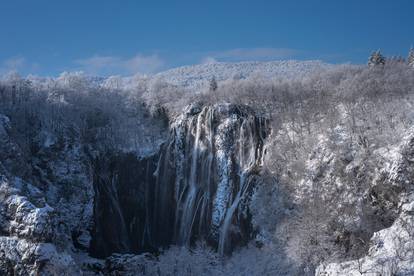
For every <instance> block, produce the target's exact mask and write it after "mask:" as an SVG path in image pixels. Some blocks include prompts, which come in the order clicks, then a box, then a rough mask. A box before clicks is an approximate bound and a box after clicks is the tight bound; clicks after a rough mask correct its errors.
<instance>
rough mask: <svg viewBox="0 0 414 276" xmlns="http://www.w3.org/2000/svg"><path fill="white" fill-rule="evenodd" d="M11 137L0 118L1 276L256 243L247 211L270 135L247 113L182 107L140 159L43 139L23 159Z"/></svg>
mask: <svg viewBox="0 0 414 276" xmlns="http://www.w3.org/2000/svg"><path fill="white" fill-rule="evenodd" d="M10 131H11V130H10V125H9V120H8V118H7V117H5V116H2V117H1V124H0V138H1V139H2V142H3V143H2V146H1V149H0V155H1V157H2V159H1V160H0V162H1V167H0V172H1V183H0V184H1V185H0V197H1V213H0V214H1V216H0V222H1V237H0V249H1V252H2V253H1V256H0V260H1V265H0V267H1V269H2V271H1V272H2V274H6V275H7V274H13V273H14V274H17V275H27V274H33V275H37V274H42V275H47V274H51V275H56V274H62V275H64V274H67V275H75V274H79V273H81V271H82V270H83V271H84V272H85V271H91V270H94V269H95V270H101V271H102V265H103V264H102V262H100V261H99V260H98V259H94V258H106V257H109V256H110V255H112V254H114V253H118V254H126V253H132V254H138V253H143V252H155V251H158V250H159V249H161V248H163V247H167V246H169V245H174V244H176V245H184V246H191V245H192V244H193V243H194V242H196V241H201V240H204V241H206V242H207V243H208V244H210V245H211V246H212V247H213V248H216V249H217V250H218V251H219V252H220V253H221V254H228V253H230V252H231V251H232V249H233V248H234V247H235V246H237V245H241V244H243V243H246V242H247V241H248V240H249V239H251V238H252V236H253V231H252V226H251V215H250V212H249V207H248V206H249V205H248V202H249V199H250V196H251V194H252V192H253V188H254V186H255V185H256V183H257V181H256V180H257V178H258V177H260V171H261V166H262V162H263V156H264V154H265V153H264V151H265V150H264V143H265V139H266V136H267V135H268V134H269V132H270V129H269V128H268V123H267V121H266V120H265V119H264V118H260V117H258V116H256V115H255V114H254V112H253V111H251V110H250V109H248V108H246V107H244V106H237V105H231V104H219V105H214V106H201V105H193V106H190V107H188V108H187V109H186V110H185V111H184V112H183V114H181V115H180V116H178V117H177V118H176V119H175V120H174V121H173V122H172V123H171V125H170V134H169V136H168V137H166V142H165V143H164V145H163V146H162V147H161V148H160V150H159V152H158V153H156V154H154V155H150V156H145V157H137V155H136V154H134V153H133V152H125V151H122V150H116V149H115V150H114V149H112V150H100V148H99V147H91V146H90V145H84V144H82V143H81V142H80V140H78V139H77V138H76V135H71V134H70V133H68V135H67V136H65V137H63V138H62V137H61V138H59V139H58V138H57V137H53V136H50V135H48V134H47V133H42V134H41V135H39V136H38V137H36V143H37V147H36V151H35V152H34V153H33V155H32V156H30V157H25V156H23V154H22V151H21V150H20V149H19V148H18V146H17V144H15V143H14V142H13V141H12V140H11V139H10V136H9V133H10ZM92 148H93V150H92ZM23 179H24V180H23ZM88 255H90V256H91V257H88ZM121 259H122V258H121Z"/></svg>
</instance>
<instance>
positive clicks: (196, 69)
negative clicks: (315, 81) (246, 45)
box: [154, 60, 333, 88]
mask: <svg viewBox="0 0 414 276" xmlns="http://www.w3.org/2000/svg"><path fill="white" fill-rule="evenodd" d="M332 67H333V65H330V64H327V63H323V62H321V61H317V60H312V61H295V60H287V61H269V62H258V61H251V62H237V63H231V62H214V63H206V64H198V65H191V66H183V67H178V68H174V69H170V70H167V71H164V72H161V73H158V74H156V75H155V76H154V78H161V79H163V80H165V81H167V82H169V83H172V84H174V85H178V86H183V87H188V88H200V87H203V86H204V85H206V83H208V82H209V81H210V80H211V79H212V78H213V77H214V78H216V80H217V81H223V80H227V79H232V78H238V79H240V78H248V77H253V76H261V77H264V78H296V77H302V76H303V75H308V74H311V73H314V72H317V71H319V70H326V69H329V68H332Z"/></svg>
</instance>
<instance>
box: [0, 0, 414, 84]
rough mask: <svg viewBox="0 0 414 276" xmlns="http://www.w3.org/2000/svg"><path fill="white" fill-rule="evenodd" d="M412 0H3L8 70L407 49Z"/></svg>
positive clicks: (2, 61) (3, 54) (90, 70)
mask: <svg viewBox="0 0 414 276" xmlns="http://www.w3.org/2000/svg"><path fill="white" fill-rule="evenodd" d="M413 11H414V1H412V0H343V1H341V0H285V1H279V0H273V1H271V0H268V1H266V0H250V1H247V0H203V1H202V0H182V1H179V0H164V1H161V0H148V1H140V0H135V1H133V0H112V1H109V0H66V1H64V0H0V74H4V73H5V72H8V71H18V72H19V73H20V74H23V75H27V74H35V75H42V76H56V75H58V74H59V73H61V72H63V71H84V72H85V73H87V74H92V75H112V74H119V75H132V74H136V73H143V74H151V73H156V72H159V71H162V70H166V69H169V68H173V67H177V66H182V65H189V64H200V63H203V62H215V61H231V62H236V61H250V60H259V61H269V60H287V59H298V60H310V59H319V60H322V61H325V62H330V63H349V62H350V63H365V62H366V60H367V58H368V56H369V54H370V52H372V51H373V50H377V49H381V51H382V52H383V53H384V54H385V55H387V56H392V55H402V56H406V55H407V52H408V50H409V48H410V46H411V45H413V44H414V16H413Z"/></svg>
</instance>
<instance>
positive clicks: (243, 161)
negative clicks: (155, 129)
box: [157, 104, 268, 254]
mask: <svg viewBox="0 0 414 276" xmlns="http://www.w3.org/2000/svg"><path fill="white" fill-rule="evenodd" d="M267 133H268V129H267V125H266V120H264V119H262V118H259V117H256V116H255V115H254V113H253V112H252V111H251V110H249V109H247V108H246V107H241V106H236V105H231V104H219V105H215V106H205V107H203V108H194V107H193V108H189V109H188V110H187V112H185V113H184V114H182V115H181V116H179V117H178V118H177V119H176V120H175V121H174V123H173V124H172V126H171V132H170V138H169V143H168V146H167V147H166V148H165V151H164V152H163V155H162V157H161V158H160V162H159V168H158V171H157V178H158V179H157V183H159V184H157V185H158V186H157V189H160V190H159V191H158V193H159V194H160V195H161V194H163V193H165V191H162V190H163V189H164V190H165V189H169V188H170V187H173V188H174V206H170V207H169V208H170V209H174V210H175V212H174V236H173V239H172V242H174V243H176V244H178V245H185V246H190V245H191V243H192V242H193V241H194V240H197V239H205V240H207V241H209V242H211V243H212V244H216V246H217V248H218V250H219V252H220V253H221V254H225V253H227V252H229V251H230V250H231V247H232V242H231V234H232V233H231V232H232V230H231V229H232V227H231V226H232V225H235V226H236V228H238V227H239V226H240V225H237V224H238V223H239V222H238V220H241V219H243V218H241V208H240V205H241V203H242V202H243V201H245V200H246V199H247V195H248V192H249V191H250V190H251V187H252V182H253V181H252V180H253V179H254V177H252V176H253V175H255V174H257V172H258V169H259V168H260V166H261V165H262V156H263V143H264V139H265V137H266V135H267ZM167 155H168V156H169V157H168V158H166V156H167ZM167 159H168V160H167ZM161 164H162V165H161ZM172 179H174V183H173V182H172ZM158 200H161V198H158ZM157 204H158V203H157ZM159 204H162V203H159ZM157 212H158V215H157V217H159V218H161V217H162V216H163V213H162V212H159V211H157ZM162 220H163V221H165V219H162ZM239 231H240V232H242V231H243V229H239ZM236 234H237V233H236Z"/></svg>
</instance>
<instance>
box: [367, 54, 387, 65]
mask: <svg viewBox="0 0 414 276" xmlns="http://www.w3.org/2000/svg"><path fill="white" fill-rule="evenodd" d="M378 65H385V57H384V56H383V55H382V54H381V52H380V50H378V51H376V52H373V53H372V54H371V56H370V57H369V59H368V66H370V67H373V66H378Z"/></svg>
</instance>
